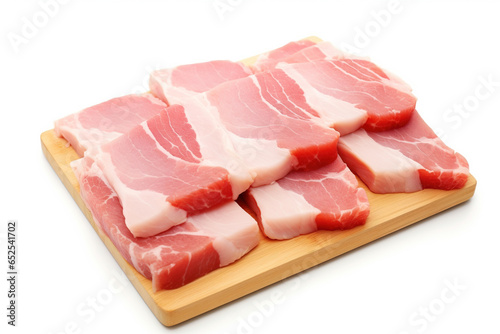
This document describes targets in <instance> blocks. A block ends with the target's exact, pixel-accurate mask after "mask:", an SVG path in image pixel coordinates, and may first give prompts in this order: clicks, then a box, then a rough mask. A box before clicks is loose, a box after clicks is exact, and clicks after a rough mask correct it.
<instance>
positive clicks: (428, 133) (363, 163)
mask: <svg viewBox="0 0 500 334" xmlns="http://www.w3.org/2000/svg"><path fill="white" fill-rule="evenodd" d="M338 148H339V154H340V156H341V157H342V159H343V160H344V161H345V162H346V163H347V165H348V166H349V168H350V169H351V170H352V171H353V172H355V173H356V174H357V175H358V176H359V177H360V178H361V180H363V182H364V183H365V184H366V185H367V186H368V187H369V188H370V190H371V191H373V192H376V193H391V192H413V191H418V190H421V189H424V188H435V189H445V190H449V189H458V188H462V187H463V186H464V185H465V183H466V182H467V179H468V175H469V165H468V163H467V161H466V160H465V158H464V157H463V156H462V155H460V154H459V153H456V152H454V151H453V150H452V149H451V148H449V147H448V146H446V145H445V144H444V143H443V141H441V140H440V139H439V138H438V137H437V136H436V134H435V133H434V132H433V131H432V129H431V128H430V127H429V126H428V125H427V124H426V123H425V121H424V120H423V119H422V118H421V117H420V115H419V114H418V113H417V112H416V111H414V112H413V116H412V117H411V118H410V120H409V122H408V123H407V124H406V125H405V126H404V127H401V128H398V129H394V130H389V131H384V132H368V131H365V130H363V129H360V130H358V131H356V132H355V133H352V134H350V135H347V136H344V137H342V138H341V139H340V140H339V147H338Z"/></svg>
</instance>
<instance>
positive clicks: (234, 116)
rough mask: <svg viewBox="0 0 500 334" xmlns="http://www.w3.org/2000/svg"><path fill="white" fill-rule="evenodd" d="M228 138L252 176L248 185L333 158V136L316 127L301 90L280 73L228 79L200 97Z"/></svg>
mask: <svg viewBox="0 0 500 334" xmlns="http://www.w3.org/2000/svg"><path fill="white" fill-rule="evenodd" d="M205 97H206V100H207V103H208V105H207V108H206V110H208V111H211V112H213V113H214V114H215V115H216V117H218V119H219V120H220V121H221V123H222V124H223V126H224V127H225V129H226V130H227V131H229V133H230V134H231V138H232V141H233V144H234V147H235V149H236V151H237V152H238V153H239V154H240V156H241V157H242V158H243V159H245V163H246V164H247V166H250V169H251V170H253V171H254V172H255V174H256V177H255V180H254V184H253V186H258V185H262V184H267V183H270V182H273V181H275V180H277V179H279V178H281V177H283V176H284V175H286V174H287V173H288V172H290V171H291V170H310V169H314V168H318V167H320V166H323V165H325V164H328V163H330V162H332V161H333V160H334V159H335V158H336V156H337V155H336V146H337V140H338V137H339V134H338V132H337V131H335V130H333V129H330V128H328V127H326V126H323V125H321V124H320V123H319V122H317V120H316V118H315V117H314V116H315V115H317V114H316V111H315V110H314V109H312V108H311V107H310V106H309V105H308V104H307V102H306V101H305V99H304V94H303V91H302V90H301V89H300V87H299V86H298V85H297V84H296V83H295V82H294V81H293V80H291V79H290V78H289V77H287V76H286V75H284V73H283V72H282V71H280V70H275V71H272V72H265V73H259V74H257V75H254V76H250V77H247V78H243V79H239V80H233V81H230V82H227V83H224V84H221V85H219V86H217V87H216V88H214V89H211V90H210V91H208V92H206V93H205Z"/></svg>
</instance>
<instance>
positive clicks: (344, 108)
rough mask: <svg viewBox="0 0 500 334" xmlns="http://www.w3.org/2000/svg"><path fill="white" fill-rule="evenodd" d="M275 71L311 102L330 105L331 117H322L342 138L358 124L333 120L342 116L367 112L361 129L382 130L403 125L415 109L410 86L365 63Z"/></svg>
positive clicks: (324, 63) (330, 63) (340, 61)
mask: <svg viewBox="0 0 500 334" xmlns="http://www.w3.org/2000/svg"><path fill="white" fill-rule="evenodd" d="M277 68H280V69H282V70H283V71H284V72H285V73H286V74H287V75H288V76H289V77H291V78H292V79H293V80H295V81H296V82H297V83H298V84H299V86H300V87H301V88H302V90H303V91H304V92H311V93H310V94H311V97H310V99H313V98H314V99H315V100H318V101H320V102H318V104H319V103H324V104H325V105H330V112H331V114H329V113H328V111H325V112H324V113H322V115H321V117H322V118H323V119H325V120H326V121H327V122H331V123H332V124H331V126H333V127H334V128H335V129H337V130H338V131H340V132H341V134H342V135H344V134H347V133H349V132H353V131H354V130H356V128H355V127H356V126H357V125H358V124H351V125H350V126H349V125H348V124H349V123H347V122H346V124H347V125H342V126H339V125H336V124H335V120H336V119H342V115H350V114H355V115H357V114H359V113H366V114H367V119H366V122H365V123H364V125H363V128H364V129H366V130H369V131H385V130H389V129H393V128H397V127H400V126H403V125H404V124H406V122H408V120H409V119H410V117H411V114H412V112H413V110H415V105H416V98H415V96H414V95H413V94H412V93H411V91H410V89H409V86H407V85H405V84H403V83H402V82H401V81H400V80H399V79H398V80H395V79H393V78H394V77H393V76H388V75H387V74H386V73H385V72H384V71H383V70H382V69H380V68H379V67H378V66H376V65H375V64H373V63H371V62H369V61H367V60H363V59H335V60H320V61H314V62H305V63H297V64H285V63H283V64H279V65H278V66H277ZM313 92H315V93H313ZM318 96H320V97H322V99H321V98H319V97H318ZM308 101H309V100H308ZM316 109H319V107H316ZM355 119H357V118H355ZM341 127H342V128H345V129H341Z"/></svg>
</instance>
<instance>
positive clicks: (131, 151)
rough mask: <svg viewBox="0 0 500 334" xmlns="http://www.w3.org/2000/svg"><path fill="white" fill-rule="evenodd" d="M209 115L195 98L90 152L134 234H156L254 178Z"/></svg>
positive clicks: (227, 198)
mask: <svg viewBox="0 0 500 334" xmlns="http://www.w3.org/2000/svg"><path fill="white" fill-rule="evenodd" d="M203 116H205V117H203ZM206 116H207V115H205V114H203V113H201V115H200V112H199V111H198V110H197V109H196V106H195V105H194V104H193V105H190V106H187V107H182V106H179V105H173V106H170V107H168V108H167V109H165V110H164V111H162V112H161V113H160V114H158V115H156V116H155V117H153V118H151V119H149V120H147V121H145V122H143V123H141V124H140V125H138V126H136V127H135V128H133V129H132V130H131V131H129V132H127V133H126V134H124V135H122V136H120V137H119V138H117V139H115V140H113V141H111V142H109V143H107V144H105V145H103V146H102V147H101V150H100V152H99V153H98V154H97V155H96V156H91V158H93V160H95V161H96V162H97V164H98V165H99V167H100V169H101V170H102V171H103V173H104V175H105V177H106V179H107V180H108V182H109V183H110V185H111V187H112V188H113V190H114V191H115V192H116V193H117V194H118V196H119V198H120V202H121V205H122V206H123V214H124V216H125V222H126V224H127V226H128V228H129V229H130V231H131V232H132V233H133V235H134V236H136V237H148V236H151V235H155V234H157V233H160V232H162V231H165V230H167V229H169V228H170V227H172V226H174V225H178V224H180V223H183V222H184V221H185V220H186V217H187V216H188V215H192V214H195V213H198V212H201V211H204V210H207V209H209V208H211V207H213V206H216V205H219V204H221V203H223V202H227V201H231V200H234V199H236V198H237V197H238V195H239V194H240V193H242V192H243V191H245V190H246V189H247V188H248V187H249V186H250V184H251V183H252V182H253V178H252V176H251V175H250V174H249V172H248V170H247V169H246V167H245V166H244V165H243V164H242V162H241V160H240V158H239V157H238V156H237V155H236V154H235V152H234V150H233V147H232V145H231V143H230V142H229V139H228V138H227V135H226V133H225V131H224V130H223V129H221V128H220V126H218V124H217V123H215V122H214V121H213V119H211V118H210V117H206ZM208 116H209V115H208Z"/></svg>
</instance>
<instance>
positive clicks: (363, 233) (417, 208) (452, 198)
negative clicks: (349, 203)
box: [41, 38, 476, 326]
mask: <svg viewBox="0 0 500 334" xmlns="http://www.w3.org/2000/svg"><path fill="white" fill-rule="evenodd" d="M311 39H312V40H315V41H319V39H318V38H311ZM253 60H254V58H249V59H247V60H246V62H251V61H253ZM41 142H42V150H43V153H44V154H45V156H46V158H47V160H48V161H49V163H50V165H51V166H52V168H53V169H54V171H55V172H56V173H57V175H58V176H59V178H60V179H61V181H62V182H63V183H64V185H65V186H66V188H67V189H68V191H69V192H70V194H71V196H72V197H73V199H74V200H75V201H76V203H77V204H78V206H79V207H80V209H81V210H82V212H83V213H84V214H85V216H86V217H87V219H88V220H89V222H90V224H91V225H92V227H93V228H94V230H95V231H96V232H97V234H98V235H99V237H100V238H101V240H102V241H103V242H104V244H105V245H106V247H107V248H108V250H109V251H110V252H111V254H112V255H113V257H114V258H115V260H116V261H117V262H118V264H119V265H120V267H121V268H122V269H123V271H124V272H125V274H126V275H127V277H128V278H129V279H130V281H131V282H132V284H133V285H134V286H135V288H136V289H137V291H138V292H139V294H140V295H141V296H142V298H143V299H144V301H145V302H146V304H147V305H148V306H149V308H150V309H151V311H152V312H153V313H154V315H155V316H156V317H157V318H158V320H159V321H160V322H161V323H162V324H164V325H166V326H173V325H176V324H178V323H181V322H183V321H185V320H188V319H191V318H193V317H196V316H198V315H200V314H202V313H205V312H207V311H210V310H212V309H214V308H217V307H219V306H221V305H223V304H226V303H229V302H231V301H234V300H236V299H238V298H240V297H243V296H245V295H247V294H249V293H251V292H254V291H257V290H259V289H261V288H263V287H266V286H268V285H271V284H273V283H275V282H278V281H280V280H282V279H285V278H287V277H289V276H291V275H294V274H297V273H299V272H301V271H304V270H306V269H308V268H311V267H313V266H315V265H317V264H319V263H322V262H325V261H328V260H330V259H333V258H335V257H336V256H338V255H341V254H343V253H346V252H348V251H350V250H353V249H355V248H357V247H360V246H362V245H365V244H367V243H369V242H371V241H374V240H377V239H379V238H381V237H383V236H385V235H387V234H390V233H392V232H395V231H397V230H399V229H401V228H404V227H406V226H409V225H411V224H414V223H416V222H418V221H420V220H422V219H425V218H427V217H429V216H432V215H434V214H436V213H438V212H441V211H443V210H446V209H448V208H451V207H453V206H455V205H458V204H460V203H462V202H465V201H467V200H468V199H470V198H471V197H472V196H473V194H474V191H475V188H476V179H475V178H474V177H473V176H472V175H471V176H469V180H468V181H467V183H466V185H465V187H464V188H462V189H459V190H451V191H444V190H435V189H426V190H422V191H419V192H415V193H409V194H374V193H372V192H370V191H369V190H368V189H367V188H366V186H365V185H364V184H363V183H362V182H360V185H361V186H362V187H363V188H364V189H365V190H366V192H367V194H368V200H369V202H370V210H371V211H370V215H369V217H368V220H367V222H366V224H365V225H364V226H359V227H356V228H353V229H351V230H347V231H318V232H315V233H311V234H308V235H303V236H300V237H297V238H294V239H291V240H284V241H273V240H269V239H266V238H264V237H262V238H261V241H260V243H259V245H258V246H257V247H256V248H255V249H254V250H252V251H251V252H250V253H249V254H247V255H245V256H244V257H243V258H242V259H240V260H238V261H237V262H235V263H233V264H231V265H229V266H227V267H224V268H220V269H217V270H215V271H213V272H211V273H209V274H208V275H206V276H204V277H201V278H199V279H197V280H196V281H194V282H192V283H189V284H187V285H185V286H183V287H181V288H178V289H175V290H163V291H159V292H157V293H153V291H152V286H151V281H150V280H148V279H146V278H144V277H143V276H142V275H141V274H139V273H138V272H137V271H136V270H135V269H134V268H133V267H132V266H131V265H129V264H128V263H127V262H126V261H125V260H124V259H123V257H122V256H121V255H120V253H119V252H118V250H117V249H116V248H115V246H114V245H113V244H112V243H111V241H110V240H109V238H108V237H107V236H106V235H105V234H104V233H102V232H101V231H100V230H99V228H98V227H97V226H96V224H95V222H94V220H93V219H92V214H91V213H90V211H89V210H88V209H87V207H86V206H85V204H84V202H83V200H82V198H81V197H80V193H79V185H78V181H77V179H76V177H75V175H74V174H73V171H72V170H71V167H70V166H69V163H70V162H71V161H73V160H76V159H78V158H79V157H78V155H77V154H76V152H75V151H74V150H73V148H71V147H70V146H69V145H68V143H67V142H66V140H64V139H62V138H58V137H57V136H56V135H55V134H54V131H53V130H48V131H45V132H44V133H42V134H41ZM242 205H243V204H242Z"/></svg>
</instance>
